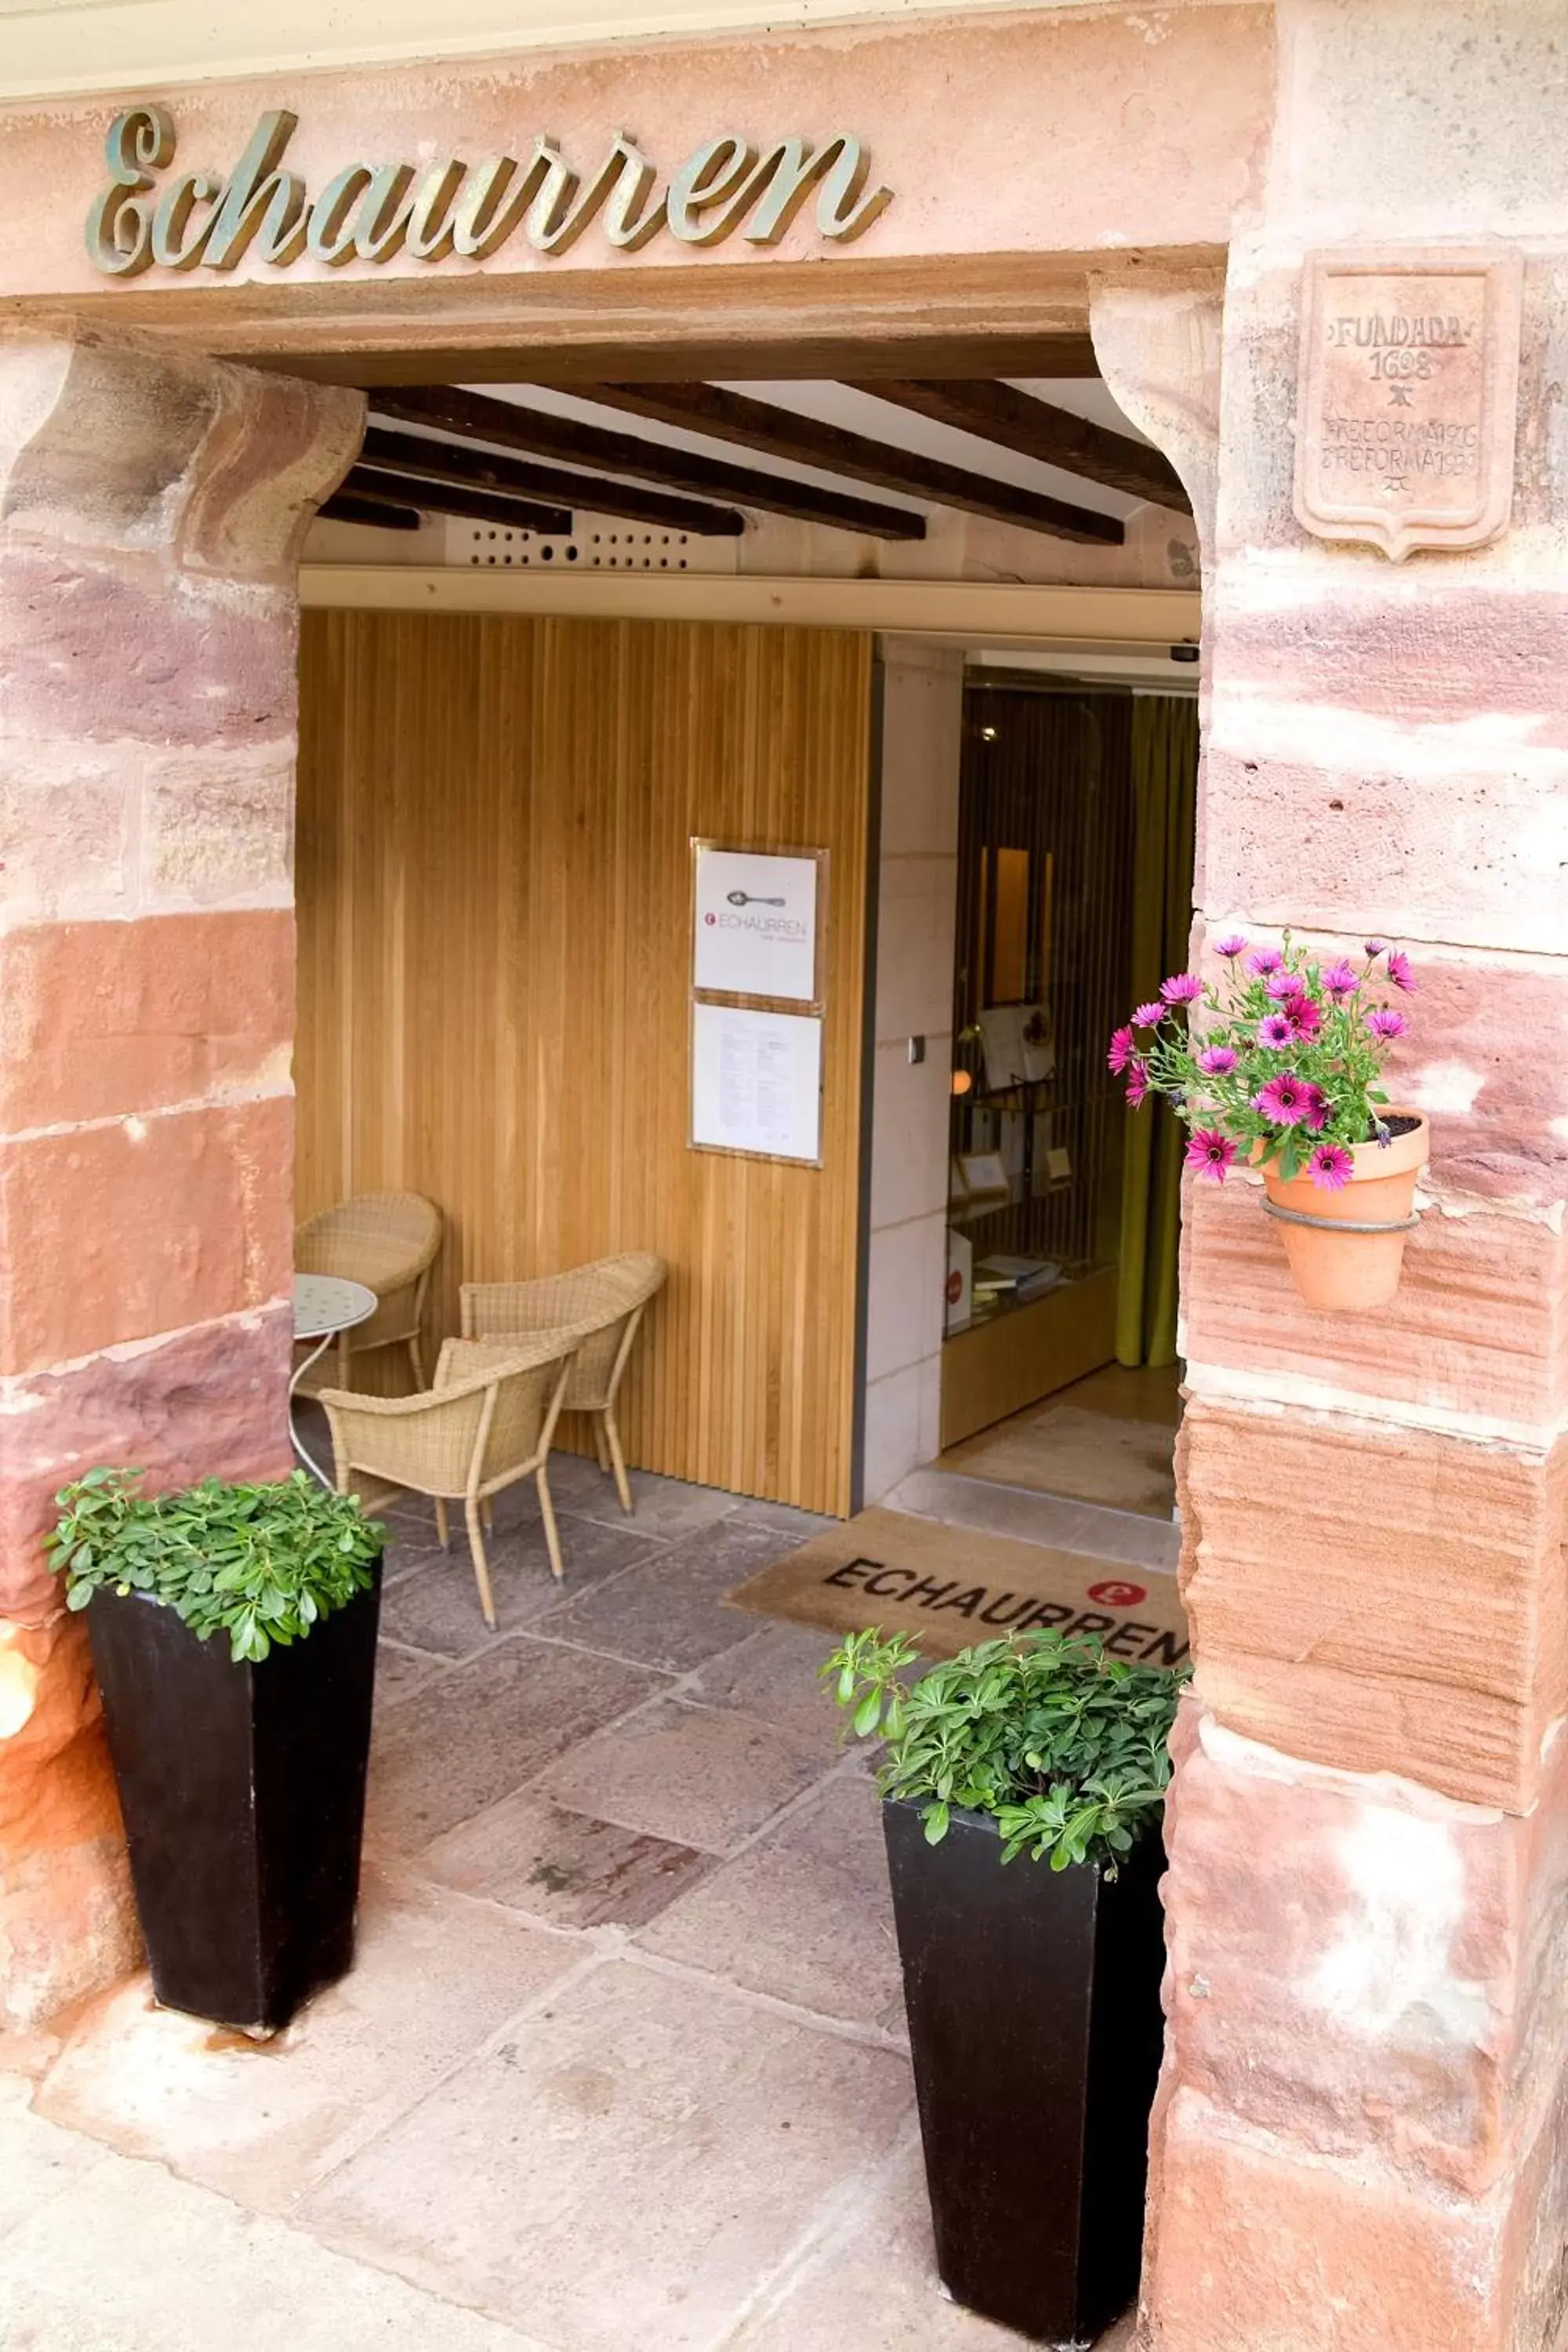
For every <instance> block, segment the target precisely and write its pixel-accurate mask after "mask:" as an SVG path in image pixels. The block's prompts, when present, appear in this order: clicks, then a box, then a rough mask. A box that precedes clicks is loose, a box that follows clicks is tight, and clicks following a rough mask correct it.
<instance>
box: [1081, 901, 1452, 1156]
mask: <svg viewBox="0 0 1568 2352" xmlns="http://www.w3.org/2000/svg"><path fill="white" fill-rule="evenodd" d="M1365 944H1366V961H1365V962H1364V964H1362V965H1360V966H1359V967H1358V966H1357V965H1356V964H1353V963H1352V962H1351V961H1350V960H1349V958H1348V957H1345V956H1340V957H1337V958H1336V959H1335V960H1334V961H1332V962H1331V963H1325V962H1322V961H1320V959H1319V958H1318V957H1317V956H1315V955H1312V954H1310V953H1309V951H1308V950H1306V949H1304V948H1301V947H1299V946H1297V945H1295V944H1294V943H1293V941H1292V940H1291V938H1290V935H1289V932H1287V933H1286V935H1285V940H1284V943H1283V945H1282V946H1280V947H1278V948H1271V947H1261V948H1256V949H1254V950H1252V951H1251V952H1250V953H1249V952H1248V948H1247V940H1245V939H1243V938H1242V937H1241V936H1240V934H1239V933H1238V932H1234V931H1233V932H1231V933H1230V934H1229V935H1228V936H1227V937H1226V938H1225V939H1222V940H1218V941H1216V943H1215V945H1216V951H1217V952H1218V954H1219V955H1220V956H1221V958H1222V959H1223V960H1224V968H1225V977H1224V980H1223V982H1222V983H1221V984H1220V985H1219V986H1217V987H1215V986H1214V985H1212V984H1211V985H1210V986H1208V987H1206V988H1205V985H1204V984H1203V982H1201V981H1199V980H1197V979H1194V976H1193V975H1192V974H1191V973H1190V972H1184V971H1182V972H1176V973H1174V974H1173V976H1172V978H1171V979H1169V980H1167V981H1166V982H1164V983H1163V986H1162V988H1161V990H1160V993H1159V996H1158V997H1157V998H1154V999H1152V1001H1151V1002H1150V1003H1147V1004H1141V1005H1139V1007H1138V1009H1137V1011H1136V1012H1135V1013H1133V1015H1132V1020H1131V1024H1130V1025H1129V1026H1128V1027H1126V1028H1124V1029H1118V1030H1117V1031H1116V1033H1115V1034H1114V1035H1113V1036H1112V1038H1111V1040H1110V1051H1109V1054H1108V1055H1107V1057H1106V1058H1107V1061H1108V1063H1109V1065H1110V1069H1111V1070H1112V1071H1113V1072H1114V1073H1115V1074H1116V1075H1117V1076H1124V1077H1125V1078H1126V1081H1127V1099H1128V1101H1129V1103H1130V1104H1131V1106H1132V1108H1134V1109H1135V1110H1136V1109H1138V1108H1141V1107H1142V1104H1143V1103H1144V1102H1145V1101H1146V1100H1147V1099H1148V1097H1149V1096H1150V1095H1151V1094H1158V1095H1163V1096H1164V1097H1165V1098H1166V1100H1167V1101H1168V1102H1170V1103H1171V1104H1172V1105H1173V1108H1174V1109H1175V1111H1176V1114H1177V1116H1178V1117H1179V1118H1181V1119H1182V1120H1183V1121H1184V1123H1185V1124H1186V1126H1188V1127H1189V1128H1190V1129H1192V1137H1191V1140H1190V1141H1189V1143H1188V1145H1187V1156H1186V1165H1187V1167H1188V1168H1189V1169H1191V1170H1192V1171H1193V1172H1194V1174H1195V1175H1197V1176H1199V1177H1202V1178H1205V1179H1206V1180H1207V1181H1209V1182H1210V1183H1214V1184H1223V1183H1224V1181H1225V1180H1226V1174H1227V1172H1228V1171H1229V1169H1230V1167H1231V1165H1232V1163H1233V1162H1234V1161H1235V1160H1237V1158H1238V1157H1239V1158H1240V1159H1241V1160H1244V1161H1245V1160H1277V1161H1278V1163H1279V1173H1280V1175H1281V1177H1282V1178H1283V1179H1284V1180H1285V1181H1286V1182H1287V1183H1289V1182H1292V1181H1294V1180H1295V1179H1296V1178H1297V1177H1298V1176H1300V1175H1301V1174H1302V1173H1303V1172H1304V1173H1305V1174H1306V1175H1307V1176H1308V1177H1309V1178H1310V1181H1311V1182H1312V1184H1313V1185H1314V1186H1315V1187H1316V1188H1317V1189H1318V1190H1319V1191H1320V1192H1341V1191H1342V1190H1343V1188H1344V1187H1345V1185H1347V1184H1348V1183H1349V1182H1350V1181H1351V1178H1352V1174H1353V1172H1354V1162H1353V1160H1352V1157H1351V1154H1352V1150H1354V1148H1355V1146H1356V1145H1357V1144H1362V1143H1375V1144H1378V1145H1380V1146H1382V1147H1383V1148H1384V1149H1386V1148H1387V1146H1388V1145H1389V1144H1390V1143H1392V1141H1393V1139H1394V1132H1393V1129H1392V1127H1391V1124H1390V1119H1389V1118H1388V1116H1386V1115H1385V1114H1386V1107H1387V1103H1388V1097H1387V1094H1386V1093H1385V1092H1384V1088H1383V1087H1382V1086H1381V1085H1380V1084H1379V1080H1380V1079H1381V1077H1382V1075H1383V1067H1384V1063H1385V1061H1386V1060H1387V1058H1388V1054H1389V1050H1390V1048H1391V1047H1392V1046H1393V1045H1394V1041H1395V1039H1396V1038H1399V1037H1403V1036H1404V1034H1405V1030H1406V1028H1407V1027H1408V1025H1409V1024H1408V1023H1407V1022H1406V1020H1405V1014H1404V1013H1402V1012H1401V1011H1400V1010H1399V1008H1398V1007H1397V1005H1395V1004H1394V1003H1391V1002H1390V998H1389V992H1390V991H1391V990H1392V991H1393V992H1396V993H1398V994H1400V995H1405V996H1410V995H1414V993H1415V985H1416V983H1415V974H1414V972H1413V971H1411V968H1410V959H1409V957H1408V956H1406V955H1404V954H1402V953H1401V952H1400V951H1399V950H1397V949H1390V948H1388V947H1386V946H1384V942H1383V941H1382V940H1367V941H1366V943H1365ZM1380 966H1381V971H1380V969H1379V967H1380ZM1199 1007H1201V1009H1202V1010H1201V1016H1200V1014H1199V1012H1198V1011H1197V1008H1199Z"/></svg>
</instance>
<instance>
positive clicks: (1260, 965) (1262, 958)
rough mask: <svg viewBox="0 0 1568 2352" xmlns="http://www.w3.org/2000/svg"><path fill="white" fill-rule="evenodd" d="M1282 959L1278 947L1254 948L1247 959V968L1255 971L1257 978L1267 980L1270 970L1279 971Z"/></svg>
mask: <svg viewBox="0 0 1568 2352" xmlns="http://www.w3.org/2000/svg"><path fill="white" fill-rule="evenodd" d="M1284 961H1285V959H1284V957H1283V956H1282V955H1281V954H1280V952H1279V949H1278V948H1256V949H1254V950H1253V952H1252V954H1251V955H1249V956H1248V957H1247V971H1255V972H1256V973H1257V974H1258V979H1259V980H1267V979H1268V974H1269V973H1270V972H1271V971H1279V967H1280V965H1281V964H1282V963H1283V962H1284Z"/></svg>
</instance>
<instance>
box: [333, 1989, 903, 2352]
mask: <svg viewBox="0 0 1568 2352" xmlns="http://www.w3.org/2000/svg"><path fill="white" fill-rule="evenodd" d="M912 2095H913V2094H912V2089H911V2085H910V2077H909V2072H908V2068H907V2066H906V2065H905V2063H904V2062H903V2060H902V2059H901V2058H900V2057H899V2056H897V2055H895V2054H893V2053H889V2052H886V2051H881V2050H873V2049H868V2048H866V2047H864V2046H862V2045H859V2044H857V2043H853V2042H845V2041H842V2040H840V2039H838V2038H837V2037H835V2036H832V2035H829V2034H825V2033H822V2032H816V2031H813V2030H812V2029H810V2028H807V2027H805V2026H800V2025H796V2024H795V2023H794V2022H792V2021H789V2020H788V2019H785V2018H782V2017H780V2016H778V2015H777V2014H776V2013H774V2012H772V2011H765V2010H760V2009H757V2008H755V2007H753V2006H752V2005H750V2004H748V2003H746V2002H744V2001H743V2000H738V1999H736V1998H735V1997H733V1996H729V1995H726V1996H718V1995H716V1994H715V1993H714V1992H713V1991H712V1990H710V1989H709V1988H708V1987H706V1986H700V1985H695V1984H692V1983H690V1982H689V1981H687V1980H684V1979H679V1978H673V1977H667V1976H664V1975H662V1974H660V1973H658V1972H657V1971H655V1970H652V1969H647V1968H645V1967H639V1966H637V1965H634V1964H632V1963H630V1962H627V1961H618V1960H617V1961H610V1962H607V1963H606V1964H605V1966H604V1967H603V1968H602V1969H597V1970H595V1972H594V1974H593V1975H591V1976H588V1977H585V1978H584V1979H580V1980H579V1981H578V1982H577V1983H576V1984H575V1985H574V1986H571V1987H569V1988H568V1989H567V1990H566V1991H565V1992H564V1993H563V1995H562V1997H561V1999H560V2000H555V2001H552V2002H550V2003H549V2004H548V2005H547V2006H546V2007H545V2008H544V2009H542V2011H540V2012H539V2013H538V2014H537V2015H536V2016H535V2017H533V2018H531V2019H530V2020H529V2021H527V2023H526V2024H524V2025H523V2026H521V2027H520V2029H519V2030H518V2032H516V2033H514V2034H512V2035H510V2036H509V2037H508V2039H507V2040H506V2042H504V2043H503V2044H502V2045H501V2046H500V2047H499V2048H498V2049H497V2050H495V2051H494V2052H493V2053H490V2054H489V2056H488V2057H485V2058H483V2059H479V2060H477V2061H476V2062H475V2063H473V2064H472V2065H470V2066H468V2067H465V2068H464V2069H463V2070H462V2071H461V2073H460V2074H457V2075H455V2076H454V2077H453V2078H452V2079H451V2080H450V2081H449V2082H447V2084H444V2085H443V2086H442V2088H441V2089H440V2090H439V2091H437V2092H436V2093H435V2094H434V2095H432V2096H431V2097H430V2098H429V2099H427V2100H426V2102H425V2104H424V2105H423V2106H422V2107H420V2108H419V2109H418V2111H417V2112H416V2114H415V2115H413V2116H408V2117H407V2118H405V2121H404V2122H403V2123H401V2124H399V2125H398V2126H396V2127H395V2129H394V2130H392V2131H391V2132H389V2133H387V2134H386V2135H385V2136H384V2137H383V2138H382V2139H380V2140H378V2141H376V2142H375V2143H374V2146H372V2147H367V2148H365V2149H363V2151H362V2152H361V2153H360V2154H359V2155H358V2156H357V2157H355V2158H353V2161H352V2163H350V2164H349V2165H348V2166H346V2167H345V2168H344V2169H343V2170H342V2172H341V2173H339V2174H338V2175H337V2176H336V2177H335V2179H332V2180H331V2181H330V2182H328V2183H326V2184H325V2185H324V2187H323V2188H322V2189H320V2190H319V2191H318V2192H317V2194H316V2196H315V2197H314V2199H313V2200H311V2205H310V2216H311V2220H312V2221H313V2223H314V2224H316V2225H317V2226H319V2227H320V2228H321V2229H322V2230H323V2231H327V2232H330V2234H331V2237H332V2238H333V2240H334V2241H335V2242H337V2243H339V2244H341V2245H345V2246H350V2247H353V2248H354V2249H355V2250H359V2251H363V2252H365V2253H366V2254H368V2255H370V2256H371V2257H372V2258H373V2259H374V2260H376V2261H378V2262H382V2263H395V2265H396V2267H397V2268H398V2269H399V2270H400V2271H402V2272H403V2273H404V2274H405V2276H410V2277H413V2278H416V2279H417V2280H418V2281H419V2282H421V2283H422V2284H426V2285H430V2286H433V2287H437V2288H438V2289H441V2290H444V2291H446V2292H447V2293H449V2294H454V2295H458V2296H460V2297H462V2298H463V2299H464V2300H466V2301H468V2302H472V2303H475V2304H478V2305H482V2306H483V2307H484V2308H485V2309H486V2310H488V2311H490V2312H492V2313H495V2314H497V2315H500V2316H502V2317H505V2318H509V2319H510V2320H512V2321H513V2322H515V2324H516V2325H518V2326H521V2327H525V2328H527V2329H529V2330H530V2331H531V2333H534V2334H536V2335H539V2336H543V2337H544V2338H545V2339H546V2340H547V2341H548V2342H550V2343H552V2344H553V2345H558V2346H560V2347H561V2352H632V2347H635V2352H707V2347H710V2346H712V2345H714V2344H715V2343H716V2342H718V2341H720V2340H721V2337H722V2336H723V2335H724V2332H725V2330H726V2328H727V2326H730V2325H731V2324H732V2323H733V2321H734V2320H735V2319H736V2318H738V2316H739V2315H740V2313H741V2311H742V2308H743V2306H744V2305H745V2304H746V2302H747V2301H748V2299H749V2298H750V2296H751V2295H752V2294H753V2293H754V2291H755V2288H756V2285H757V2283H758V2281H759V2280H760V2279H762V2278H764V2277H765V2276H766V2275H767V2274H768V2273H769V2271H770V2269H772V2268H773V2266H775V2265H776V2264H777V2263H780V2262H781V2261H782V2260H783V2259H784V2256H785V2255H786V2254H787V2252H789V2249H790V2248H791V2246H792V2245H794V2244H795V2242H797V2241H798V2240H799V2239H800V2237H801V2236H802V2235H803V2233H804V2232H805V2229H806V2228H807V2226H808V2225H809V2224H810V2223H811V2221H812V2220H813V2217H814V2216H815V2215H816V2213H817V2212H818V2210H820V2208H821V2205H822V2203H823V2200H825V2199H826V2197H827V2196H828V2195H829V2194H830V2193H831V2192H833V2191H834V2190H835V2189H838V2188H839V2187H840V2186H841V2184H842V2183H843V2182H844V2181H845V2180H846V2179H847V2178H848V2177H850V2176H852V2175H853V2174H854V2173H855V2172H856V2171H857V2170H858V2168H860V2167H862V2166H865V2165H867V2164H868V2163H874V2162H875V2161H877V2159H878V2158H879V2157H880V2156H881V2155H882V2154H883V2153H884V2151H885V2150H886V2149H887V2148H888V2147H889V2145H890V2143H891V2141H892V2139H893V2137H894V2135H895V2133H896V2132H897V2131H898V2130H899V2128H900V2126H901V2124H902V2123H903V2120H904V2118H905V2117H906V2116H907V2115H908V2114H909V2111H910V2102H911V2099H912ZM886 2340H887V2339H885V2338H884V2339H883V2341H884V2343H885V2342H886Z"/></svg>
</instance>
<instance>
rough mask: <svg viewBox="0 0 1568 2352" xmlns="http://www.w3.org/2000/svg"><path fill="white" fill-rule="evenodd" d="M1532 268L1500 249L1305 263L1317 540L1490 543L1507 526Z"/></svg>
mask: <svg viewBox="0 0 1568 2352" xmlns="http://www.w3.org/2000/svg"><path fill="white" fill-rule="evenodd" d="M1521 276H1522V268H1521V257H1520V256H1519V255H1518V253H1516V252H1512V251H1510V250H1509V249H1507V248H1504V247H1489V248H1486V249H1484V250H1479V251H1472V250H1464V251H1455V250H1453V249H1450V248H1444V249H1442V250H1434V249H1432V248H1430V247H1426V248H1422V249H1421V250H1419V251H1416V252H1406V253H1404V254H1401V255H1399V256H1397V257H1384V256H1382V255H1378V256H1368V255H1366V254H1364V253H1357V254H1344V255H1335V254H1320V255H1318V256H1317V257H1315V258H1314V259H1313V260H1312V261H1311V262H1310V264H1309V265H1308V271H1307V285H1306V303H1305V309H1304V315H1303V320H1302V348H1301V375H1300V409H1299V412H1298V416H1297V425H1296V516H1297V520H1298V521H1300V523H1301V524H1302V526H1303V527H1304V528H1305V529H1306V530H1310V531H1313V532H1315V533H1316V534H1317V536H1318V537H1319V538H1320V539H1350V540H1367V541H1371V543H1372V544H1373V546H1374V547H1381V548H1382V550H1383V551H1384V554H1385V555H1388V556H1391V557H1392V558H1393V560H1394V562H1396V563H1398V562H1403V561H1404V559H1405V556H1407V555H1408V554H1410V553H1411V551H1413V550H1414V549H1415V548H1418V547H1440V548H1467V547H1480V546H1483V545H1484V544H1485V543H1486V541H1488V540H1490V539H1495V538H1496V537H1497V536H1498V534H1499V532H1500V531H1501V530H1505V529H1506V528H1507V525H1508V520H1509V514H1510V508H1511V506H1512V502H1513V447H1514V430H1515V413H1516V409H1517V404H1518V397H1519V323H1520V293H1521Z"/></svg>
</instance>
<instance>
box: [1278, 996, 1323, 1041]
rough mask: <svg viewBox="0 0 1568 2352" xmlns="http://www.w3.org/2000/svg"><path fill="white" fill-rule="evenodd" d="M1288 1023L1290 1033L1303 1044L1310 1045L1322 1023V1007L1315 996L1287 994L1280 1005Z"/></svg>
mask: <svg viewBox="0 0 1568 2352" xmlns="http://www.w3.org/2000/svg"><path fill="white" fill-rule="evenodd" d="M1280 1011H1281V1012H1282V1013H1284V1015H1285V1018H1286V1019H1287V1021H1289V1024H1290V1034H1291V1035H1292V1036H1293V1037H1296V1038H1298V1039H1299V1040H1300V1043H1301V1044H1302V1045H1310V1044H1311V1042H1312V1040H1313V1038H1314V1037H1316V1035H1317V1034H1318V1032H1319V1030H1320V1029H1321V1027H1322V1025H1323V1008H1322V1006H1321V1004H1320V1003H1319V1002H1318V1000H1317V998H1316V997H1315V996H1308V995H1306V994H1305V993H1304V992H1297V994H1296V995H1294V996H1288V997H1287V998H1286V1000H1285V1002H1284V1003H1283V1004H1282V1005H1281V1007H1280Z"/></svg>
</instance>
